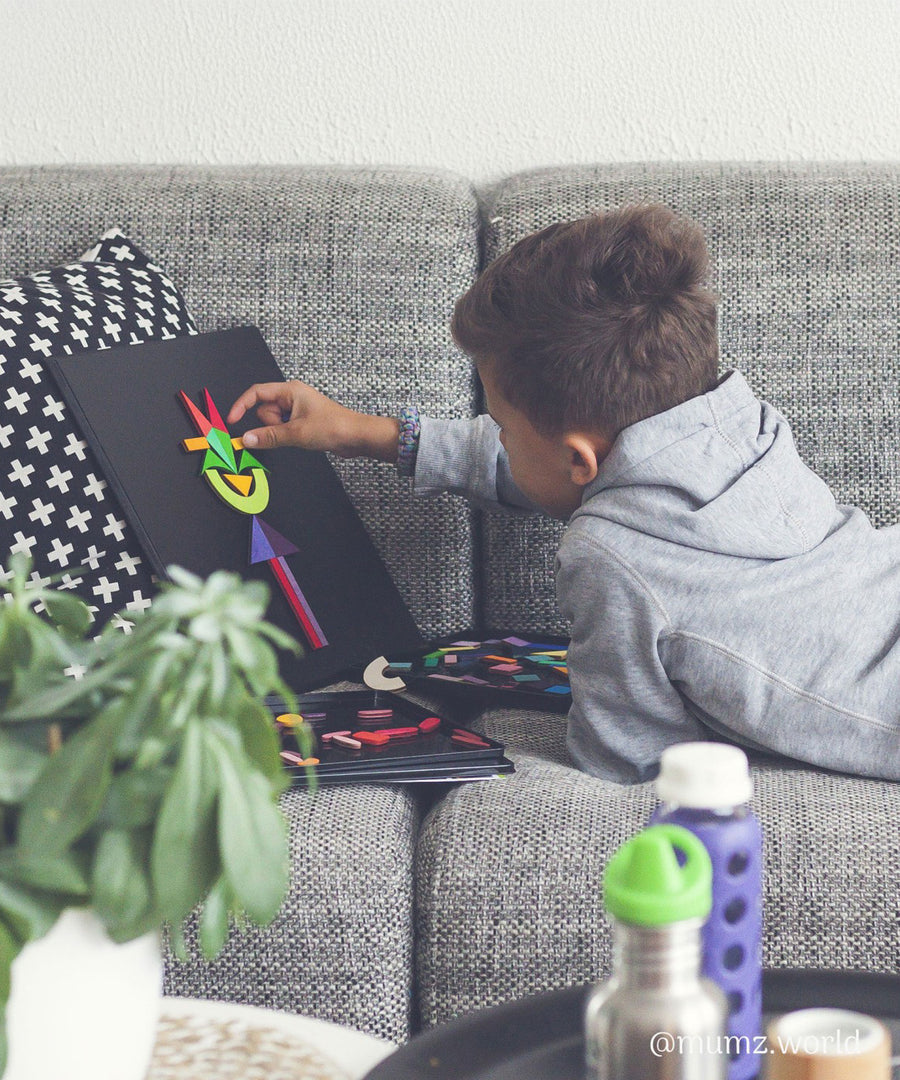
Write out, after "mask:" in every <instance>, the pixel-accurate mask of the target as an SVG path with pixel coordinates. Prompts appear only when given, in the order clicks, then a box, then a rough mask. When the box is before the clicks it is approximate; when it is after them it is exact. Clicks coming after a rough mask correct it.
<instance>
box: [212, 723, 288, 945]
mask: <svg viewBox="0 0 900 1080" xmlns="http://www.w3.org/2000/svg"><path fill="white" fill-rule="evenodd" d="M204 736H205V739H206V745H207V747H208V748H209V750H210V752H211V753H212V754H213V756H214V757H215V759H216V763H217V766H218V772H219V845H220V849H221V853H222V865H223V867H224V869H225V875H226V877H227V878H228V883H229V885H230V886H231V888H232V890H233V891H234V895H235V898H236V899H237V901H238V903H239V904H240V905H241V906H242V907H243V908H244V909H245V910H246V912H247V914H248V916H249V917H250V918H251V919H252V920H253V921H254V922H256V923H260V924H261V925H265V924H266V923H269V922H271V921H272V919H274V918H275V916H276V915H277V913H278V910H279V908H280V907H281V902H282V900H283V899H284V895H285V893H286V891H287V886H288V860H287V835H286V826H285V821H284V817H283V816H282V814H281V811H280V810H279V808H278V806H277V805H276V803H275V801H274V798H273V793H272V788H271V786H270V784H269V782H268V780H267V779H266V778H265V776H263V775H261V774H260V773H259V772H257V771H256V770H255V769H254V768H253V767H252V765H251V764H250V762H249V761H248V760H247V758H246V757H245V755H244V754H243V753H241V751H240V750H238V749H237V748H235V747H234V746H233V745H232V744H231V743H230V742H228V741H226V740H224V739H218V738H217V737H216V734H215V730H214V727H213V725H209V727H206V728H204Z"/></svg>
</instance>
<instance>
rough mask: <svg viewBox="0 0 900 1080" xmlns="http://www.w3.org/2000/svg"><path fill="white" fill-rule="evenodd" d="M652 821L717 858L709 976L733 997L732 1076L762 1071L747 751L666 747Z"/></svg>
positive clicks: (758, 926) (756, 865)
mask: <svg viewBox="0 0 900 1080" xmlns="http://www.w3.org/2000/svg"><path fill="white" fill-rule="evenodd" d="M656 793H657V795H658V797H659V799H660V801H661V803H662V805H661V806H660V807H659V809H658V810H656V811H655V813H654V814H653V817H652V818H651V821H653V822H669V823H671V824H676V825H681V826H683V827H684V828H686V829H689V830H690V831H691V832H692V833H693V834H694V835H695V836H697V837H698V838H699V839H700V840H702V842H703V845H704V846H705V848H706V850H707V851H708V852H709V855H710V859H711V860H712V895H713V903H712V911H711V912H710V916H709V919H708V920H707V922H706V925H705V926H704V928H703V974H704V975H706V976H707V977H708V978H710V979H712V980H713V982H715V983H716V984H717V985H718V986H720V987H721V988H722V990H723V991H724V993H725V996H726V999H727V1001H728V1024H727V1031H728V1036H729V1038H728V1040H727V1047H728V1056H729V1058H730V1066H729V1070H728V1080H750V1078H751V1077H755V1076H757V1075H758V1073H759V1070H760V1067H761V1062H762V1057H761V1056H760V1054H759V1039H760V1036H761V1035H762V831H761V829H760V826H759V822H758V821H757V819H756V817H755V816H754V815H753V813H752V812H751V811H750V808H749V806H748V803H749V802H750V798H751V796H752V795H753V782H752V780H751V778H750V769H749V766H748V764H747V756H746V754H745V753H744V752H743V750H741V749H740V748H739V747H737V746H731V745H729V744H727V743H713V742H693V743H680V744H678V745H677V746H670V747H669V748H668V749H667V750H664V751H663V754H662V758H661V761H660V772H659V776H658V778H657V780H656Z"/></svg>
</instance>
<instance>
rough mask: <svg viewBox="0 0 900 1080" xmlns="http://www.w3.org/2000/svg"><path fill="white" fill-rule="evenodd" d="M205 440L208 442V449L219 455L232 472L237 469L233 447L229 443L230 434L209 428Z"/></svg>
mask: <svg viewBox="0 0 900 1080" xmlns="http://www.w3.org/2000/svg"><path fill="white" fill-rule="evenodd" d="M206 441H207V442H208V443H209V447H210V449H211V450H214V451H215V452H216V453H217V454H218V455H219V457H220V458H221V459H222V461H224V462H225V464H226V465H227V466H228V468H229V469H231V471H232V472H237V471H238V467H237V462H236V461H235V458H234V447H233V446H232V445H231V436H230V435H229V434H228V432H227V431H219V429H218V428H210V429H209V433H208V434H207V436H206Z"/></svg>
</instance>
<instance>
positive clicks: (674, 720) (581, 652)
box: [556, 529, 709, 784]
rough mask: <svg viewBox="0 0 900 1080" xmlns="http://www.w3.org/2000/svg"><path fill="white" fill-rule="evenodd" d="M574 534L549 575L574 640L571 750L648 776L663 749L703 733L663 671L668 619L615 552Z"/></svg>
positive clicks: (610, 773)
mask: <svg viewBox="0 0 900 1080" xmlns="http://www.w3.org/2000/svg"><path fill="white" fill-rule="evenodd" d="M573 533H574V530H572V529H570V532H569V533H568V534H567V535H566V536H565V537H564V539H563V543H562V545H561V546H560V551H559V556H558V559H557V577H556V587H557V596H558V599H559V605H560V609H561V611H562V614H563V616H564V617H565V618H566V619H567V620H568V622H569V624H570V627H571V637H572V640H571V643H570V645H569V655H568V667H569V680H570V682H571V686H572V707H571V709H570V711H569V731H568V746H569V751H570V753H571V754H572V757H573V758H574V760H575V762H576V763H577V765H578V767H579V768H580V769H582V770H583V771H584V772H587V773H591V774H592V775H594V776H600V777H603V778H604V779H607V780H613V781H615V782H616V783H620V784H623V783H624V784H634V783H640V782H642V781H645V780H650V779H652V778H653V777H654V776H655V775H656V773H657V771H658V766H659V757H660V754H661V753H662V751H663V750H664V749H665V748H666V747H667V746H671V745H672V744H673V743H679V742H685V741H689V740H696V739H704V738H709V735H708V733H706V734H704V731H703V729H702V727H701V725H700V724H699V723H698V722H697V721H696V720H695V719H694V718H693V717H692V716H691V715H690V714H689V713H688V712H687V710H686V708H685V706H684V703H683V702H682V699H681V696H680V694H679V693H678V691H677V690H676V688H675V687H674V686H673V685H672V683H671V682H669V679H668V677H667V675H666V671H665V669H664V667H663V664H662V661H661V659H660V642H661V640H662V639H663V638H664V637H665V636H666V634H667V633H668V632H669V620H668V617H667V615H666V612H665V610H664V608H663V607H662V605H661V604H660V602H659V601H658V599H657V598H656V597H655V596H654V594H653V593H652V591H651V590H650V589H649V588H648V586H647V585H646V583H645V582H644V581H643V580H642V579H641V578H640V576H639V575H638V574H636V573H635V572H634V571H633V570H632V569H631V568H630V567H629V566H628V565H627V564H625V563H624V562H623V561H622V560H621V559H620V558H619V557H618V556H617V555H615V554H613V553H612V552H611V551H609V550H608V549H606V548H605V547H604V546H603V545H602V544H598V543H597V542H596V541H595V540H594V539H593V538H592V537H585V536H583V535H582V536H579V535H577V534H576V535H573Z"/></svg>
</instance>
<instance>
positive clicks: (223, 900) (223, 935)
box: [199, 877, 230, 960]
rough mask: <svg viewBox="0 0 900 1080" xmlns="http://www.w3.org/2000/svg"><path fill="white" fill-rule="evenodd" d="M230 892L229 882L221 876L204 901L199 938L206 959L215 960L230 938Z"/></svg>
mask: <svg viewBox="0 0 900 1080" xmlns="http://www.w3.org/2000/svg"><path fill="white" fill-rule="evenodd" d="M229 894H230V889H229V888H228V882H227V881H226V879H225V878H224V877H220V878H219V880H218V881H217V882H216V883H215V885H214V886H213V887H212V889H211V890H210V893H209V896H207V898H206V899H205V900H204V901H203V910H202V911H201V912H200V926H199V939H200V949H201V951H202V953H203V956H204V958H205V959H206V960H214V959H215V958H216V957H217V956H218V955H219V953H220V952H221V951H222V948H223V947H224V945H225V942H226V941H227V940H228V908H229V898H230V897H229Z"/></svg>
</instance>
